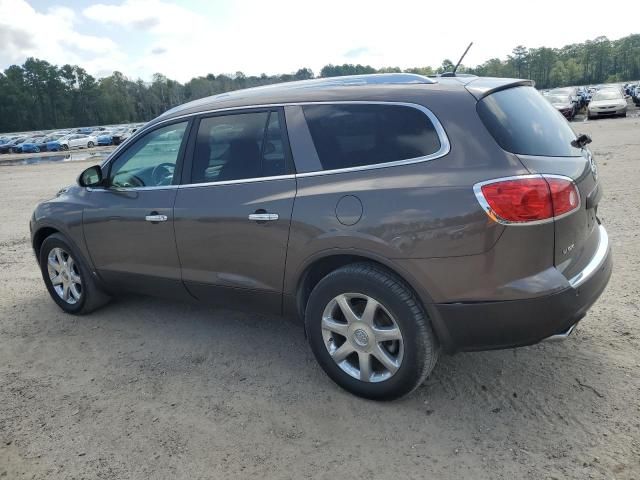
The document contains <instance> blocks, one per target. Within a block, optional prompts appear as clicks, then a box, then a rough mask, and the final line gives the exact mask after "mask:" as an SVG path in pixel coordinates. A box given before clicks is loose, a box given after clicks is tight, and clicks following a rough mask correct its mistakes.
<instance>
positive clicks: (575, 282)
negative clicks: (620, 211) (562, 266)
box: [569, 225, 609, 288]
mask: <svg viewBox="0 0 640 480" xmlns="http://www.w3.org/2000/svg"><path fill="white" fill-rule="evenodd" d="M598 233H599V234H600V240H599V242H598V248H597V249H596V253H594V254H593V257H592V258H591V260H589V263H588V264H587V266H586V267H584V268H583V269H582V271H581V272H580V273H578V274H577V275H575V276H573V277H572V278H571V279H570V280H569V285H571V287H573V288H577V287H579V286H580V285H582V284H583V283H584V282H586V281H587V280H589V278H591V276H592V275H593V274H594V273H595V272H596V271H597V270H598V268H600V265H602V262H604V259H605V258H606V256H607V253H608V252H609V235H608V234H607V230H606V229H605V228H604V227H603V226H602V225H598Z"/></svg>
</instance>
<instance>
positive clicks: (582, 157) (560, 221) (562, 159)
mask: <svg viewBox="0 0 640 480" xmlns="http://www.w3.org/2000/svg"><path fill="white" fill-rule="evenodd" d="M487 93H488V95H485V96H483V97H481V98H480V100H479V102H478V107H477V110H478V114H479V116H480V118H481V119H482V121H483V123H484V124H485V126H486V127H487V129H488V130H489V132H490V133H491V134H492V135H493V137H494V138H495V139H496V141H497V142H498V144H499V145H500V146H501V147H502V148H503V149H504V150H507V151H509V152H512V153H514V154H515V155H516V156H517V157H518V158H519V159H520V161H521V162H522V164H523V165H524V166H525V168H527V169H528V170H529V171H530V172H531V173H532V174H545V175H560V176H563V177H568V178H570V179H571V180H573V182H574V183H575V185H576V187H577V189H578V192H579V202H580V204H579V206H578V208H577V209H576V210H574V211H572V212H571V213H568V214H566V215H564V216H561V217H560V218H556V219H555V220H554V232H555V233H554V236H555V242H554V264H555V266H556V268H558V270H560V271H561V272H562V273H563V274H564V275H565V277H567V278H568V279H570V278H572V277H573V276H574V275H576V274H577V273H578V272H580V271H581V270H582V269H583V268H584V267H585V265H586V264H587V263H588V262H589V260H590V259H591V258H592V257H593V255H594V254H595V252H596V249H597V248H598V243H599V229H598V228H597V225H598V223H597V219H596V213H597V208H598V202H599V200H600V198H601V196H602V189H601V187H600V185H599V183H598V177H597V170H596V165H595V162H594V160H593V157H592V154H591V152H590V151H589V149H588V148H586V147H585V148H578V147H574V146H572V145H571V142H572V140H575V139H576V134H575V133H574V132H573V130H572V129H571V127H570V125H569V123H568V122H567V121H566V120H565V119H564V117H563V116H562V115H561V114H560V113H559V112H558V111H557V110H556V109H555V108H554V107H553V106H552V105H551V104H550V103H549V102H548V101H547V100H546V99H545V98H544V97H543V96H542V95H540V94H539V93H538V92H537V91H536V90H535V89H534V88H533V87H530V86H515V87H512V88H506V89H501V90H498V91H494V92H487ZM524 228H526V227H524Z"/></svg>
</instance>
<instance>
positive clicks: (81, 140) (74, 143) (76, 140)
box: [58, 133, 97, 150]
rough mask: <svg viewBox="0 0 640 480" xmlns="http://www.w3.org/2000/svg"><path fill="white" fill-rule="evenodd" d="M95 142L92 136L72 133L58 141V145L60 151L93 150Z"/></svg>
mask: <svg viewBox="0 0 640 480" xmlns="http://www.w3.org/2000/svg"><path fill="white" fill-rule="evenodd" d="M96 142H97V139H96V137H94V136H93V135H85V134H82V133H72V134H71V135H66V136H64V137H61V138H60V139H58V143H60V146H61V148H62V150H70V149H73V148H93V147H95V145H96Z"/></svg>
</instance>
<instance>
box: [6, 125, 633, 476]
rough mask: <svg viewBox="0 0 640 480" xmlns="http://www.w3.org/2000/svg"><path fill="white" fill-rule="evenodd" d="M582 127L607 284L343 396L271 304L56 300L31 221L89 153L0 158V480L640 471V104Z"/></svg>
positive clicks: (623, 473) (293, 326)
mask: <svg viewBox="0 0 640 480" xmlns="http://www.w3.org/2000/svg"><path fill="white" fill-rule="evenodd" d="M574 128H576V130H579V131H581V132H586V133H589V134H592V136H593V138H594V142H593V150H594V151H595V153H596V158H597V160H598V163H599V169H600V175H601V181H602V182H603V183H604V185H605V198H604V200H603V202H602V203H601V206H600V210H599V211H600V215H601V217H602V219H603V221H604V223H605V225H606V226H607V228H608V230H609V233H610V237H611V239H612V243H613V248H614V250H615V263H616V266H615V269H614V273H613V277H612V279H611V283H610V284H609V287H608V289H607V291H606V292H605V293H604V295H603V297H602V298H601V299H600V301H599V302H598V303H597V304H596V305H595V306H594V307H593V309H592V310H591V312H589V314H588V315H587V317H586V318H585V319H584V320H583V322H582V323H581V324H580V326H579V328H578V329H577V331H576V334H575V335H574V336H572V337H571V338H569V339H568V340H567V341H566V342H564V343H559V344H551V343H546V344H541V345H536V346H532V347H528V348H521V349H515V350H504V351H495V352H484V353H465V354H458V355H455V356H449V357H443V358H441V360H440V363H439V364H438V366H437V367H436V369H435V371H434V373H433V374H432V376H431V377H430V378H429V379H428V380H427V381H426V382H425V384H424V385H423V386H422V387H421V388H419V389H418V390H417V391H416V392H415V393H414V394H413V395H411V396H409V397H408V398H405V399H403V400H400V401H396V402H393V403H374V402H369V401H364V400H361V399H358V398H356V397H353V396H351V395H349V394H347V393H345V392H343V391H341V390H339V389H338V388H337V387H336V386H334V385H333V383H331V381H330V380H329V379H328V378H327V377H326V376H325V375H324V374H323V373H322V371H321V370H320V368H319V367H318V366H317V365H316V363H315V361H314V359H313V357H312V355H311V352H310V350H309V348H308V347H307V345H306V343H305V341H304V336H303V331H302V328H301V327H300V326H299V325H296V324H292V323H289V322H286V321H282V320H281V319H279V318H276V317H261V316H250V315H246V314H242V313H235V312H230V311H223V310H212V309H210V308H207V307H202V306H199V305H188V304H180V303H171V302H168V301H163V300H157V299H150V298H143V297H128V298H122V299H118V300H117V301H114V302H113V303H112V304H110V305H109V306H108V307H106V308H104V309H102V310H100V311H98V312H95V313H94V314H92V315H91V316H88V317H80V318H78V317H73V316H69V315H65V314H63V313H62V312H61V311H60V310H59V309H58V308H57V306H56V305H55V304H54V303H53V301H51V300H50V298H49V297H48V294H47V292H46V290H45V288H44V285H43V283H42V281H41V279H40V273H39V271H38V268H37V266H36V263H35V261H34V258H33V255H32V252H31V249H30V246H29V241H28V227H27V221H28V219H29V216H30V214H31V211H32V209H33V207H34V205H35V204H36V203H37V202H38V201H40V200H42V199H45V198H48V197H50V196H51V195H52V194H53V193H54V192H55V191H57V189H58V188H59V187H61V186H64V185H65V184H69V183H71V182H73V181H74V179H75V177H76V175H77V174H78V173H79V171H80V170H82V169H83V168H84V167H86V166H87V165H88V164H87V163H84V162H71V163H59V164H51V163H49V164H40V165H27V166H1V167H0V200H1V202H2V206H3V208H2V220H3V221H2V222H0V253H1V255H0V267H1V268H0V286H1V287H0V288H1V293H2V295H0V478H7V479H21V478H34V479H57V478H64V479H67V478H68V479H79V478H90V479H93V478H98V479H128V478H136V479H149V478H154V479H163V478H167V479H170V478H171V479H173V478H189V479H200V478H258V477H259V478H358V479H367V478H391V477H394V478H416V479H418V478H419V479H422V478H427V477H429V478H443V479H460V478H473V479H513V478H518V479H536V480H538V479H554V478H555V479H567V478H571V479H586V478H595V479H614V478H615V479H640V400H639V399H640V375H639V374H638V370H639V367H640V348H639V347H640V337H639V334H638V324H639V321H638V320H639V316H640V309H639V305H640V304H639V301H638V294H639V293H640V288H639V282H638V280H639V272H640V261H639V260H640V256H639V253H640V238H639V233H640V216H639V215H638V212H639V211H640V187H639V185H640V168H639V167H640V135H639V134H640V119H638V118H628V119H626V120H625V119H612V120H599V121H594V122H585V123H578V124H574Z"/></svg>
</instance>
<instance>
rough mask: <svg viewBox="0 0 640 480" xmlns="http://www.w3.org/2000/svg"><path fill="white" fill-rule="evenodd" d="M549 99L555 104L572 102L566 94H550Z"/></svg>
mask: <svg viewBox="0 0 640 480" xmlns="http://www.w3.org/2000/svg"><path fill="white" fill-rule="evenodd" d="M547 100H549V101H550V102H551V103H552V104H554V105H566V104H568V103H571V101H570V100H569V97H568V96H566V95H549V96H548V97H547Z"/></svg>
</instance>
